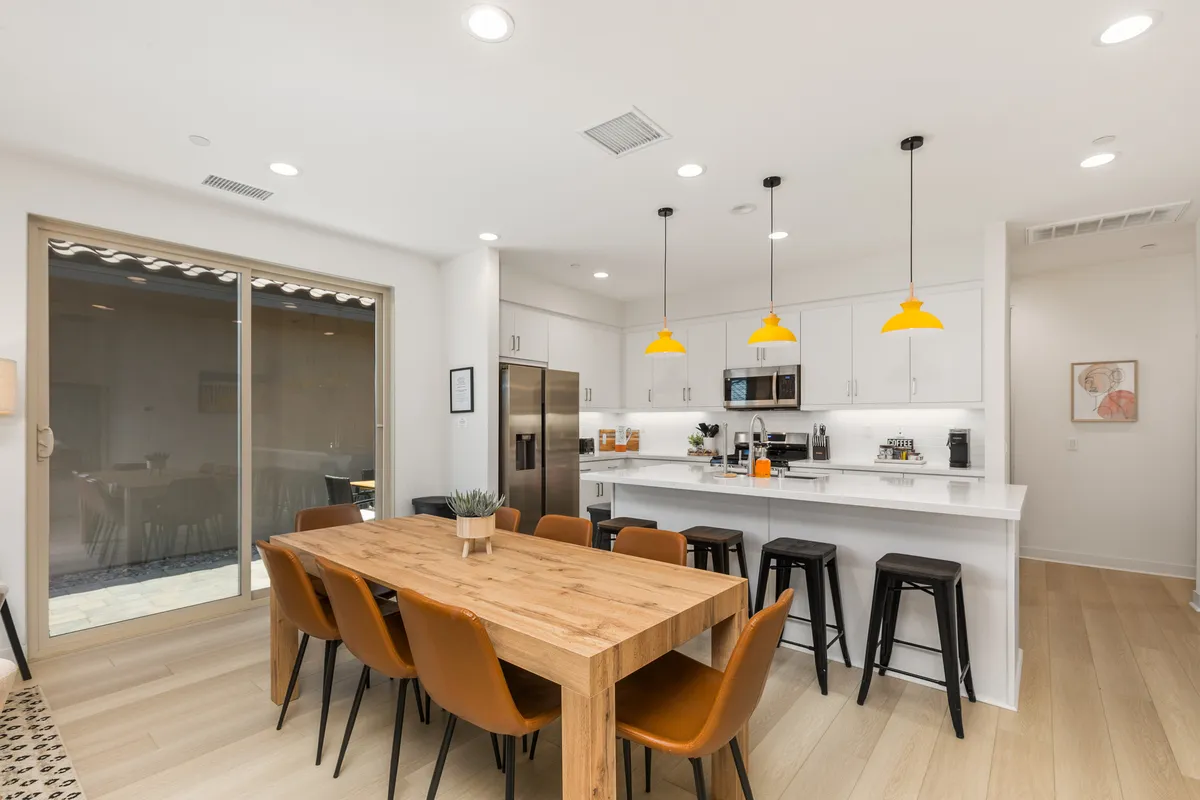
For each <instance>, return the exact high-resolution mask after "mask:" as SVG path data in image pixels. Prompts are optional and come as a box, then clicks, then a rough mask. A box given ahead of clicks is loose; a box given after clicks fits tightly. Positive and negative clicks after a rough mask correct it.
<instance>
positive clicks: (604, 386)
mask: <svg viewBox="0 0 1200 800" xmlns="http://www.w3.org/2000/svg"><path fill="white" fill-rule="evenodd" d="M549 331H550V335H549V344H548V347H549V359H548V360H547V363H548V365H549V367H550V369H561V370H566V371H568V372H578V373H579V407H580V408H619V407H620V406H621V337H620V335H619V334H618V333H617V332H616V331H615V330H613V329H611V328H606V327H604V326H601V325H593V324H591V323H588V322H582V321H580V320H576V319H567V318H565V317H550V320H549Z"/></svg>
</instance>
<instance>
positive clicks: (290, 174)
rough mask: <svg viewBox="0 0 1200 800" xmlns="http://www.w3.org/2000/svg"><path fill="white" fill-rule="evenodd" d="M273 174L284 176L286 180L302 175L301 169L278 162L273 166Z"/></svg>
mask: <svg viewBox="0 0 1200 800" xmlns="http://www.w3.org/2000/svg"><path fill="white" fill-rule="evenodd" d="M271 172H274V173H275V174H276V175H282V176H283V177H285V178H294V177H296V176H297V175H299V174H300V169H299V168H298V167H293V166H292V165H291V164H285V163H283V162H282V161H276V162H275V163H274V164H272V165H271Z"/></svg>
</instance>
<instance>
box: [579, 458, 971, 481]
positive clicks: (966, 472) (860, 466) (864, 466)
mask: <svg viewBox="0 0 1200 800" xmlns="http://www.w3.org/2000/svg"><path fill="white" fill-rule="evenodd" d="M626 458H628V459H632V460H633V461H678V462H680V463H684V464H707V463H708V461H709V456H681V455H654V454H653V453H642V452H637V453H628V452H627V453H617V452H614V451H605V452H601V453H596V454H595V455H593V456H580V457H579V463H580V464H592V463H595V462H598V461H619V460H621V459H626ZM795 468H796V469H800V470H809V469H835V470H841V469H852V470H860V471H864V472H906V473H909V472H911V473H913V474H914V475H961V476H963V477H966V478H982V477H983V469H982V468H975V467H972V468H971V469H954V468H952V467H951V466H950V464H949V463H948V462H946V461H942V462H941V463H938V462H935V461H930V462H928V463H925V464H910V463H907V462H904V461H897V462H896V463H895V464H877V463H875V461H874V460H870V461H839V460H835V461H811V460H810V461H798V462H795Z"/></svg>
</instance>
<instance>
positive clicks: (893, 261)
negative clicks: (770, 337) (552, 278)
mask: <svg viewBox="0 0 1200 800" xmlns="http://www.w3.org/2000/svg"><path fill="white" fill-rule="evenodd" d="M914 253H915V277H916V282H917V295H918V296H920V294H921V291H920V290H921V287H922V286H937V285H940V284H946V283H961V282H964V281H974V280H979V279H980V278H982V277H983V262H984V245H983V236H982V234H981V235H980V236H978V237H973V238H969V239H963V240H957V241H953V242H944V243H940V244H924V243H921V242H917V243H916V246H915V248H914ZM768 283H769V282H768V270H767V260H766V255H765V253H764V256H763V259H762V261H761V262H759V263H751V264H742V265H740V268H739V269H738V271H737V277H736V278H735V279H732V280H730V281H728V282H727V283H726V284H724V285H717V286H706V287H704V288H703V289H702V290H699V291H694V292H675V291H672V292H671V293H670V294H669V295H668V298H667V300H668V309H667V310H668V312H669V316H670V319H671V321H675V320H681V319H693V318H695V317H706V316H713V315H718V314H734V313H739V312H743V311H751V312H752V311H759V310H761V311H762V312H763V314H764V315H765V314H766V307H767V299H768V296H769V295H768V288H769V287H768ZM674 285H676V286H680V285H684V282H683V281H680V280H678V279H676V280H675V284H674ZM907 290H908V248H907V247H904V248H900V249H896V250H893V251H891V252H889V253H885V254H881V255H878V256H873V257H871V258H865V259H859V260H856V261H850V262H844V263H828V262H826V263H813V264H810V265H806V266H803V267H801V268H795V267H791V268H788V269H780V268H779V266H778V264H776V269H775V305H776V306H777V307H778V306H786V305H792V304H797V303H809V302H814V301H817V300H833V299H837V298H841V297H855V296H859V295H867V294H876V293H880V292H893V291H907ZM660 322H662V295H661V294H655V295H651V296H648V297H642V298H638V299H637V300H631V301H629V302H627V303H626V304H625V327H635V326H638V325H653V324H658V323H660Z"/></svg>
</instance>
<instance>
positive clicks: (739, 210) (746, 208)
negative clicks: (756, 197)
mask: <svg viewBox="0 0 1200 800" xmlns="http://www.w3.org/2000/svg"><path fill="white" fill-rule="evenodd" d="M757 210H758V206H756V205H754V203H741V204H739V205H736V206H734V207H733V208H731V209H729V213H730V214H753V213H754V212H755V211H757Z"/></svg>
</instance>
